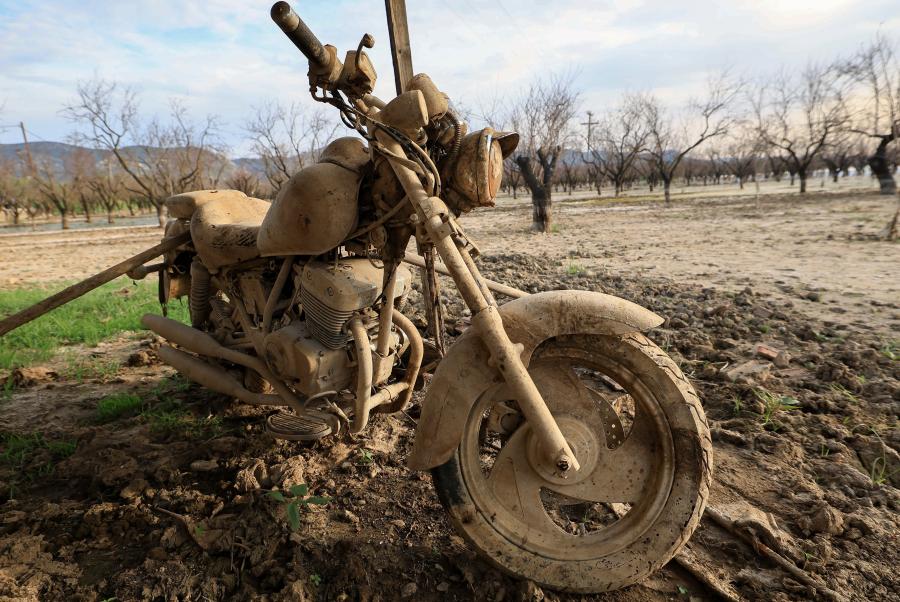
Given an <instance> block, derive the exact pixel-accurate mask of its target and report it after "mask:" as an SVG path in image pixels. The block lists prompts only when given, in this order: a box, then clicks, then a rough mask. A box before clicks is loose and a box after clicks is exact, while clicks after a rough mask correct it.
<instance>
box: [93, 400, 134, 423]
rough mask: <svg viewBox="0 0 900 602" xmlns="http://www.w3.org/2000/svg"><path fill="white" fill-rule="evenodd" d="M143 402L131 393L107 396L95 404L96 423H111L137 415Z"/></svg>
mask: <svg viewBox="0 0 900 602" xmlns="http://www.w3.org/2000/svg"><path fill="white" fill-rule="evenodd" d="M143 403H144V402H143V400H142V399H141V397H140V396H139V395H135V394H133V393H116V394H115V395H108V396H106V397H104V398H103V399H101V400H99V401H98V402H97V422H101V423H104V422H112V421H113V420H116V419H118V418H121V417H122V416H130V415H134V414H137V413H139V411H140V409H141V406H142V405H143Z"/></svg>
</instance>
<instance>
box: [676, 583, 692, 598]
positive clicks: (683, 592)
mask: <svg viewBox="0 0 900 602" xmlns="http://www.w3.org/2000/svg"><path fill="white" fill-rule="evenodd" d="M675 589H677V590H678V595H679V596H689V595H690V594H691V591H690V590H689V589H688V588H686V587H685V586H683V585H679V586H677V587H676V588H675Z"/></svg>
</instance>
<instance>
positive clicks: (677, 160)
mask: <svg viewBox="0 0 900 602" xmlns="http://www.w3.org/2000/svg"><path fill="white" fill-rule="evenodd" d="M737 91H738V86H737V85H736V84H735V83H734V82H732V81H731V80H730V79H729V78H728V76H727V75H721V76H719V77H716V78H714V79H713V80H711V81H710V83H709V91H708V93H707V96H706V98H705V99H704V100H701V101H692V102H691V103H690V104H689V106H688V108H687V110H686V111H683V112H681V113H680V114H676V113H673V112H671V111H669V110H668V109H667V108H666V107H664V106H663V105H662V103H661V102H660V101H659V99H657V98H656V97H655V96H645V97H644V99H643V114H644V119H645V120H646V124H647V126H646V127H647V132H648V136H647V145H646V149H647V154H648V155H649V159H650V162H651V164H652V165H653V167H654V169H655V171H656V173H657V175H658V176H659V179H660V180H662V183H663V194H664V195H665V201H666V204H667V205H668V204H670V203H671V202H672V197H671V192H670V189H671V186H672V179H673V178H674V176H675V171H676V170H677V169H678V166H679V165H680V164H681V162H682V161H683V160H684V158H685V157H687V156H688V154H690V153H691V152H692V151H693V150H694V149H696V148H697V147H698V146H700V145H701V144H703V143H704V142H706V141H707V140H710V139H712V138H716V137H718V136H722V135H724V134H725V133H727V132H728V129H729V128H730V127H731V125H732V124H733V123H734V117H733V116H732V114H731V110H730V109H731V106H732V103H733V102H734V100H735V97H736V96H737Z"/></svg>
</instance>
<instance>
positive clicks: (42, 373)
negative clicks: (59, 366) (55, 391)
mask: <svg viewBox="0 0 900 602" xmlns="http://www.w3.org/2000/svg"><path fill="white" fill-rule="evenodd" d="M57 376H59V375H58V374H57V373H56V372H54V371H52V370H50V369H49V368H45V367H43V366H35V367H33V368H16V369H15V370H13V371H12V374H10V375H9V378H8V379H7V382H9V381H10V380H11V381H12V384H13V386H14V387H19V388H24V387H33V386H35V385H39V384H41V383H44V382H47V381H51V380H56V378H57Z"/></svg>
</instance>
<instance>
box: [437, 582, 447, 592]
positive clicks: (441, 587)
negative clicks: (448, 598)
mask: <svg viewBox="0 0 900 602" xmlns="http://www.w3.org/2000/svg"><path fill="white" fill-rule="evenodd" d="M449 589H450V584H449V583H447V582H446V581H441V582H440V583H438V586H437V591H439V592H441V593H443V592H446V591H448V590H449Z"/></svg>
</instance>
